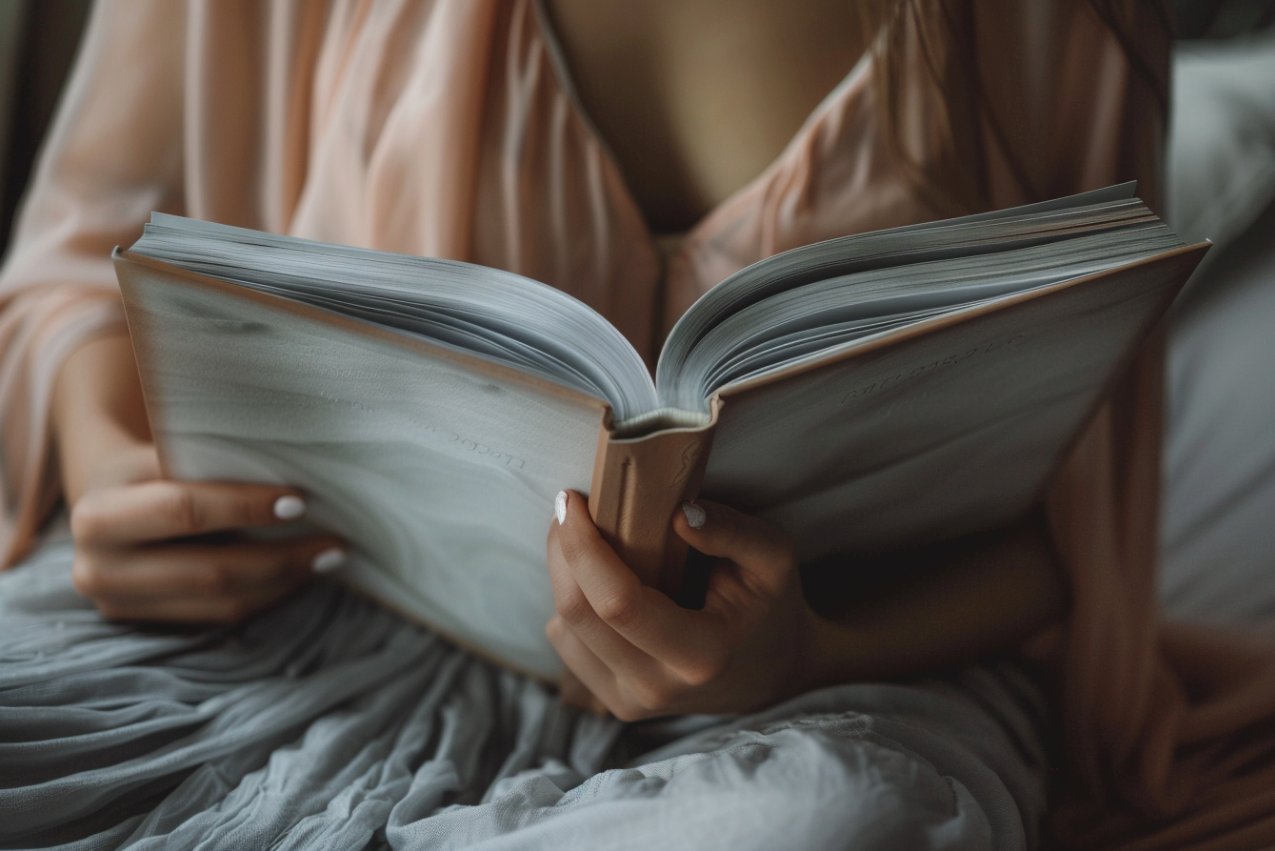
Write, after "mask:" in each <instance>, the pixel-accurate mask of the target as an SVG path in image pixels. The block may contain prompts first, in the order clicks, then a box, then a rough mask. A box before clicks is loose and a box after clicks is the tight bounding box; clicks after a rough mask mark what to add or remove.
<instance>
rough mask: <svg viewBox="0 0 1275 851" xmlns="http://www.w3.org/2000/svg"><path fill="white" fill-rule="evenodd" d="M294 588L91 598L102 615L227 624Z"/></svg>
mask: <svg viewBox="0 0 1275 851" xmlns="http://www.w3.org/2000/svg"><path fill="white" fill-rule="evenodd" d="M293 590H294V589H292V588H289V587H285V588H272V589H263V590H261V591H258V592H256V593H252V594H244V595H239V596H221V597H210V596H198V597H163V598H147V599H136V598H129V599H122V600H108V599H102V600H95V601H94V602H95V604H96V605H97V608H98V611H99V612H101V614H102V616H103V617H105V618H106V619H108V620H112V621H124V622H134V623H139V622H140V623H186V624H231V623H237V622H238V621H241V620H243V619H244V618H246V617H247V616H249V615H251V614H253V613H255V612H259V611H261V610H263V609H266V608H268V607H270V606H272V605H274V604H275V603H277V602H279V601H280V600H282V599H283V598H284V597H286V596H288V594H289V593H291V592H292V591H293Z"/></svg>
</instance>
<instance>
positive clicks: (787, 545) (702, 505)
mask: <svg viewBox="0 0 1275 851" xmlns="http://www.w3.org/2000/svg"><path fill="white" fill-rule="evenodd" d="M673 530H674V531H675V532H677V534H678V536H679V537H681V539H682V540H684V541H686V543H688V544H690V545H691V546H692V547H694V548H695V549H697V550H699V551H700V552H702V553H704V554H705V555H710V556H716V557H717V558H724V559H729V560H730V561H733V562H734V563H735V564H737V565H739V567H740V568H741V569H742V570H743V571H744V573H746V574H748V576H749V578H751V579H752V580H754V581H756V582H759V583H761V584H762V585H763V586H765V587H766V588H767V589H769V590H776V591H777V590H779V589H780V588H781V587H782V585H783V584H784V583H785V582H786V581H787V579H788V576H789V574H790V573H792V571H793V570H794V569H795V568H796V564H797V560H796V556H795V554H794V552H793V546H792V541H791V540H790V539H789V537H788V536H787V535H785V534H784V533H783V532H782V531H780V530H779V529H778V528H776V527H774V526H772V525H771V524H769V523H767V522H765V521H764V520H758V519H757V518H756V517H750V516H748V515H747V514H743V513H742V512H739V511H736V510H735V509H733V508H728V507H727V506H725V505H722V504H721V503H717V502H709V501H708V500H697V501H695V502H684V503H682V506H681V509H680V510H678V511H675V512H674V513H673Z"/></svg>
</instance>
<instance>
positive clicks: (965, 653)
mask: <svg viewBox="0 0 1275 851" xmlns="http://www.w3.org/2000/svg"><path fill="white" fill-rule="evenodd" d="M900 562H902V563H900ZM873 567H874V568H880V569H882V570H891V569H893V570H896V571H900V572H903V573H905V574H906V576H907V577H908V578H906V579H904V580H901V581H899V582H896V583H893V584H891V585H888V586H886V587H884V588H878V589H875V590H872V591H870V592H868V593H866V594H864V595H862V596H860V597H859V598H858V599H856V600H853V601H851V602H850V603H849V604H848V605H846V606H843V607H841V611H838V612H836V613H835V614H834V615H832V616H827V617H825V616H821V615H812V617H811V624H810V629H809V653H808V659H809V663H808V665H807V670H806V672H805V677H806V680H807V682H806V684H805V685H806V686H807V687H816V686H823V685H830V684H833V683H841V682H852V681H856V680H863V679H879V678H886V677H888V678H894V677H899V676H907V675H909V674H915V673H920V672H923V671H926V670H931V669H934V668H938V667H942V666H944V665H952V664H959V663H962V662H967V661H970V660H973V659H976V658H979V657H980V656H984V655H987V654H989V653H994V652H996V651H999V650H1003V649H1007V648H1009V647H1013V646H1015V645H1016V644H1017V643H1019V642H1021V641H1023V640H1024V639H1026V638H1027V637H1028V636H1030V635H1031V634H1032V633H1033V632H1034V631H1036V630H1038V629H1039V628H1041V627H1042V626H1044V625H1045V624H1047V623H1049V622H1050V621H1052V620H1053V619H1055V618H1057V617H1058V616H1059V615H1060V613H1061V612H1062V609H1063V605H1064V601H1065V589H1064V586H1063V582H1062V578H1061V573H1060V572H1059V569H1058V567H1057V565H1056V562H1055V558H1054V555H1053V551H1052V548H1051V546H1050V544H1049V540H1048V533H1047V531H1046V529H1045V527H1044V523H1043V522H1042V521H1041V520H1040V519H1039V518H1033V519H1032V520H1031V521H1029V522H1024V523H1022V524H1020V525H1018V526H1015V527H1013V528H1011V529H1008V530H1006V531H1005V532H1003V533H1000V534H996V535H991V536H985V537H982V538H980V539H978V540H975V541H971V542H965V543H964V544H958V545H956V546H954V547H950V548H943V549H929V550H926V551H921V552H917V553H911V554H907V555H903V556H898V557H895V558H894V559H882V560H881V564H879V565H874V566H873Z"/></svg>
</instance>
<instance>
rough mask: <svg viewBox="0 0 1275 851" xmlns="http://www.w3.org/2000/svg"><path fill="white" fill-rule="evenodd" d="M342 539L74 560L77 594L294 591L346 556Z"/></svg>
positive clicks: (165, 549)
mask: <svg viewBox="0 0 1275 851" xmlns="http://www.w3.org/2000/svg"><path fill="white" fill-rule="evenodd" d="M344 552H345V550H344V547H343V545H342V543H341V541H340V540H338V539H336V538H333V537H330V536H322V537H312V538H305V539H301V540H297V541H277V542H269V543H265V542H260V543H235V544H222V545H213V544H172V545H164V546H157V547H151V548H145V549H129V550H126V551H123V552H108V553H106V554H103V555H100V556H97V557H96V558H94V559H89V558H79V559H77V560H76V566H75V580H76V587H77V588H79V590H80V591H81V592H82V593H84V594H87V595H88V596H90V597H93V598H95V599H97V598H107V599H123V598H136V599H148V598H156V597H172V596H178V597H181V596H207V597H222V596H236V595H242V594H251V593H254V592H257V591H263V590H268V589H279V588H284V589H286V588H294V587H297V586H298V585H301V584H303V583H305V582H308V581H310V580H311V579H312V578H313V577H314V575H315V573H316V571H315V565H316V563H318V562H319V560H320V559H321V558H322V559H324V560H325V561H324V563H325V564H326V563H327V562H330V561H331V559H332V557H333V556H332V555H331V554H333V553H339V554H344Z"/></svg>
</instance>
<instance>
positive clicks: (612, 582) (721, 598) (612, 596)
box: [545, 492, 816, 721]
mask: <svg viewBox="0 0 1275 851" xmlns="http://www.w3.org/2000/svg"><path fill="white" fill-rule="evenodd" d="M697 509H698V510H697ZM688 511H689V513H690V514H691V515H692V516H693V517H694V519H696V520H697V521H698V522H697V523H696V525H695V526H692V525H691V523H690V522H689V520H688V517H687V512H688ZM673 529H674V531H675V532H676V533H677V534H678V535H680V536H681V537H682V539H683V540H685V541H686V542H687V543H688V544H690V545H691V546H692V547H694V548H695V549H697V550H699V551H700V552H702V553H705V554H706V555H709V556H715V557H717V562H716V564H714V566H713V569H712V573H711V575H710V577H709V583H708V593H707V598H706V602H705V604H704V607H703V609H700V610H691V609H683V608H681V607H680V606H678V605H677V604H676V603H674V602H673V601H672V600H671V599H670V598H669V597H667V596H666V595H665V594H663V593H662V592H660V591H657V590H656V589H654V588H651V587H648V586H645V585H643V584H642V583H641V582H640V581H639V580H638V577H637V576H636V575H635V574H634V573H633V571H632V570H630V569H629V567H628V565H626V564H625V563H624V562H623V561H621V560H620V558H619V556H617V555H616V553H615V550H613V549H612V548H611V547H610V546H609V545H608V544H607V543H606V541H605V540H603V538H602V536H601V534H600V533H599V532H598V529H597V527H596V526H594V525H593V520H592V518H590V516H589V512H588V510H587V508H586V505H585V499H584V497H582V496H581V495H580V494H577V493H574V492H568V493H567V499H566V505H565V512H564V519H563V521H562V522H561V523H552V524H551V528H550V531H549V575H550V578H551V579H552V581H553V593H554V602H555V604H556V607H557V611H558V614H557V615H556V616H555V617H554V618H553V619H552V620H550V621H549V624H548V625H547V626H546V627H545V632H546V634H547V635H548V636H549V640H550V641H551V642H552V643H553V646H554V647H555V648H556V649H557V651H558V654H559V655H560V656H561V657H562V660H563V662H565V663H566V666H567V668H568V669H569V671H570V672H571V673H572V674H574V676H575V677H576V678H578V680H579V684H580V685H583V687H584V688H586V689H587V690H588V691H589V692H591V693H592V694H593V695H594V696H595V697H596V698H597V699H598V700H599V701H601V703H602V704H603V705H605V706H606V708H607V709H609V710H610V711H611V712H612V713H613V714H614V715H615V716H616V717H617V718H620V719H621V720H624V721H634V720H638V719H642V718H651V717H655V716H660V715H671V714H682V713H734V712H746V711H750V710H754V709H758V708H761V707H763V706H767V705H769V704H772V703H775V702H777V701H779V700H782V699H783V698H786V697H789V696H791V695H793V694H796V693H797V692H799V691H801V690H803V689H804V688H807V687H809V686H810V685H811V684H812V683H811V677H810V675H809V671H808V665H809V663H810V661H811V660H810V655H811V654H810V651H811V645H812V637H811V633H812V628H813V622H814V620H815V618H816V616H815V615H814V614H813V612H812V611H811V610H810V608H809V606H807V604H806V601H805V598H804V597H803V596H802V591H801V581H800V577H799V575H798V572H797V563H796V559H795V557H794V554H793V547H792V542H791V541H790V540H789V539H788V538H787V536H785V535H784V534H783V533H782V532H780V531H779V530H778V529H776V528H775V527H773V526H771V525H770V524H768V523H764V522H762V521H760V520H757V519H755V518H752V517H748V516H747V515H744V514H741V513H739V512H738V511H735V510H733V509H730V508H727V507H726V506H724V505H719V504H717V503H711V502H698V503H694V504H693V505H691V507H690V508H689V509H688V510H683V511H677V512H675V516H674V518H673ZM567 682H568V683H569V682H570V678H567ZM568 691H569V687H568V686H564V694H565V693H566V692H568ZM577 691H578V687H577ZM577 700H579V697H577Z"/></svg>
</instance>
